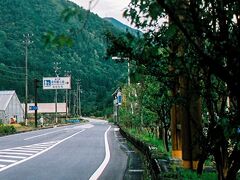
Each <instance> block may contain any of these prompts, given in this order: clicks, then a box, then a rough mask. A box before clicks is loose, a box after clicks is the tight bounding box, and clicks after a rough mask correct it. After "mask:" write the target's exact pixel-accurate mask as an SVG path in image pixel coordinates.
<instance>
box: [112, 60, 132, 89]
mask: <svg viewBox="0 0 240 180" xmlns="http://www.w3.org/2000/svg"><path fill="white" fill-rule="evenodd" d="M112 60H127V62H128V85H129V86H130V84H131V79H130V62H129V58H128V57H117V56H113V57H112Z"/></svg>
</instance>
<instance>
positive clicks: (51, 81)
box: [43, 74, 71, 123]
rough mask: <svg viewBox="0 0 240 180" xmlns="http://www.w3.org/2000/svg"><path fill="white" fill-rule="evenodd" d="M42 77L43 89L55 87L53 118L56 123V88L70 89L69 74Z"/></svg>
mask: <svg viewBox="0 0 240 180" xmlns="http://www.w3.org/2000/svg"><path fill="white" fill-rule="evenodd" d="M56 75H57V77H44V78H43V89H44V90H48V89H49V90H53V89H55V91H56V95H55V114H56V115H55V118H56V123H57V90H58V89H71V76H67V77H58V74H56Z"/></svg>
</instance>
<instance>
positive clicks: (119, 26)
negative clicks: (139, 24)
mask: <svg viewBox="0 0 240 180" xmlns="http://www.w3.org/2000/svg"><path fill="white" fill-rule="evenodd" d="M103 19H104V20H106V21H108V22H110V23H111V24H112V25H113V26H114V27H116V28H117V29H119V30H121V31H123V32H129V33H131V34H133V35H135V36H138V35H141V34H142V32H141V31H139V30H137V29H133V28H131V27H129V26H127V25H125V24H123V23H121V22H120V21H118V20H116V19H114V18H112V17H105V18H103Z"/></svg>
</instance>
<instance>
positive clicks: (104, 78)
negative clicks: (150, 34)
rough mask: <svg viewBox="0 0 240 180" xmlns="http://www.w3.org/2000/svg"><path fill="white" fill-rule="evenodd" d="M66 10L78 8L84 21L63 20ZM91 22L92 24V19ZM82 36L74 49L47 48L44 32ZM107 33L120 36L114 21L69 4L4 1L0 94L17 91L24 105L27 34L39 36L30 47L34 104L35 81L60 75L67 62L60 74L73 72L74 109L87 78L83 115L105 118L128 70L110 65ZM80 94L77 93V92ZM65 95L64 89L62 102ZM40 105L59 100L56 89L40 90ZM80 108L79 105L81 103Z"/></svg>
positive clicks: (1, 10)
mask: <svg viewBox="0 0 240 180" xmlns="http://www.w3.org/2000/svg"><path fill="white" fill-rule="evenodd" d="M66 8H78V9H79V11H80V14H79V17H80V20H79V19H77V18H73V19H71V20H70V21H69V22H64V21H62V20H61V18H60V17H61V13H62V11H63V10H64V9H66ZM86 18H87V21H86ZM85 21H86V24H85V26H84V28H83V29H81V31H80V32H78V33H77V34H75V35H74V36H72V37H73V38H74V44H73V46H71V47H64V48H60V49H57V48H54V49H46V48H45V47H44V42H43V39H42V36H43V34H44V32H48V31H51V32H54V33H56V34H62V33H64V34H67V33H68V32H69V31H70V30H72V29H79V28H81V27H82V26H83V23H84V22H85ZM105 31H111V32H117V31H118V30H116V29H115V28H114V27H113V26H112V25H111V24H110V23H108V22H106V21H104V20H102V19H101V18H99V17H98V16H96V15H94V14H91V13H90V14H89V15H88V13H87V11H85V10H83V9H81V8H79V7H78V6H76V5H75V4H73V3H71V2H68V1H65V0H46V1H42V0H25V1H22V0H5V1H0V90H12V89H14V90H16V91H17V94H18V96H19V98H20V100H21V101H22V102H23V100H24V94H25V89H24V87H25V81H24V78H25V76H24V73H25V69H24V67H25V47H24V44H23V39H24V38H23V34H26V33H29V34H34V35H33V37H32V39H31V40H32V41H33V43H32V44H31V45H29V47H28V67H29V68H28V74H29V99H30V100H29V101H33V99H34V98H33V79H34V78H38V79H39V80H41V79H42V77H49V76H50V77H51V76H52V77H54V76H55V73H54V70H53V63H54V62H61V65H60V67H61V70H60V76H64V71H71V74H72V79H73V82H72V84H73V86H72V92H71V94H72V97H71V98H72V101H71V102H72V106H73V105H74V104H73V103H74V100H75V99H76V98H75V93H76V81H77V80H78V79H80V80H81V89H82V94H81V100H82V107H83V114H88V115H89V114H96V113H97V114H99V115H100V114H101V112H102V111H103V110H105V109H107V108H109V106H111V105H112V97H111V94H112V91H113V89H115V87H116V86H117V85H118V84H119V82H120V81H125V77H126V70H127V68H126V66H125V65H122V64H121V65H120V64H116V63H114V62H111V61H105V60H104V57H105V52H106V40H105V38H104V33H105ZM74 90H75V91H74ZM64 96H65V91H64V90H62V91H59V97H58V99H59V102H63V101H64V98H65V97H64ZM39 102H54V92H53V91H46V90H45V91H43V90H42V89H41V88H39ZM75 105H76V102H75Z"/></svg>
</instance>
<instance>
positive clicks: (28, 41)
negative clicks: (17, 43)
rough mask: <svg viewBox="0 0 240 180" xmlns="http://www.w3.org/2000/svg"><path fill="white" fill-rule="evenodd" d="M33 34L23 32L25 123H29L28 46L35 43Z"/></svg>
mask: <svg viewBox="0 0 240 180" xmlns="http://www.w3.org/2000/svg"><path fill="white" fill-rule="evenodd" d="M32 36H33V34H27V35H25V34H23V37H24V40H23V43H24V45H25V125H27V119H28V46H29V45H30V44H32V43H33V41H31V37H32Z"/></svg>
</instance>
